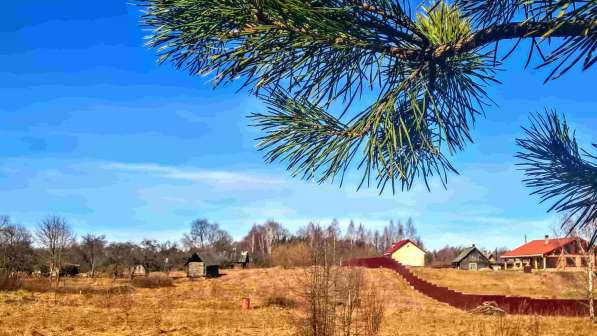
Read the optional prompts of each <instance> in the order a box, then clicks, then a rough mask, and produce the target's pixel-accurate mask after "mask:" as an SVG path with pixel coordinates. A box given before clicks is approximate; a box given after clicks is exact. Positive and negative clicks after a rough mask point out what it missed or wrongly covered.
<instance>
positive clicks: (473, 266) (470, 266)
mask: <svg viewBox="0 0 597 336" xmlns="http://www.w3.org/2000/svg"><path fill="white" fill-rule="evenodd" d="M468 269H469V270H471V271H476V270H477V263H470V264H468Z"/></svg>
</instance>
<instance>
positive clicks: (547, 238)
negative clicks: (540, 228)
mask: <svg viewBox="0 0 597 336" xmlns="http://www.w3.org/2000/svg"><path fill="white" fill-rule="evenodd" d="M547 244H549V236H548V235H545V245H547Z"/></svg>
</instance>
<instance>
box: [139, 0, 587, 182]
mask: <svg viewBox="0 0 597 336" xmlns="http://www.w3.org/2000/svg"><path fill="white" fill-rule="evenodd" d="M139 1H140V4H141V5H142V6H144V7H145V8H146V12H145V14H144V15H143V22H144V24H145V25H146V26H147V27H149V28H150V29H151V30H152V35H151V36H150V37H149V41H148V46H150V47H152V48H155V49H156V50H157V51H158V56H159V58H158V60H159V61H160V62H165V61H171V62H172V63H174V65H175V66H176V67H177V68H181V69H185V70H187V71H188V72H189V73H191V74H193V75H202V76H204V75H209V76H211V77H213V79H214V84H215V85H216V86H218V85H225V84H227V83H230V82H232V81H235V80H239V79H240V80H241V81H243V82H242V86H241V89H242V88H249V89H250V90H251V92H253V93H255V94H257V95H258V96H260V97H261V98H262V99H263V100H264V101H265V102H266V104H268V106H269V108H270V110H269V113H264V114H255V115H253V116H252V118H253V120H254V121H255V122H256V124H257V126H259V127H261V128H262V129H263V130H264V131H265V132H266V135H265V136H264V137H263V138H262V139H261V140H262V142H261V143H260V148H261V149H262V150H264V151H265V153H266V154H265V156H266V159H267V160H268V161H274V160H281V161H286V162H288V163H289V166H288V168H289V169H291V170H293V172H294V173H295V174H297V175H302V176H303V177H305V178H314V177H316V176H317V177H318V179H319V181H320V182H321V181H325V180H333V178H334V177H335V176H336V175H340V176H343V174H344V172H345V171H346V169H347V167H348V166H349V165H350V163H351V162H352V161H353V160H358V161H359V162H360V164H359V165H358V167H357V169H359V167H361V169H363V170H364V174H363V183H365V181H367V182H369V179H370V176H374V177H375V178H376V179H377V186H378V188H380V189H381V190H383V189H384V187H385V186H386V185H390V184H391V185H392V188H394V183H395V182H396V181H398V182H400V183H401V185H402V188H403V189H408V188H410V187H411V185H412V183H413V181H414V179H415V178H416V177H418V176H420V177H422V179H423V180H424V181H425V183H427V178H428V177H430V176H434V175H439V176H441V180H442V182H443V183H444V184H445V183H446V179H447V177H446V176H447V175H446V172H450V171H454V168H453V167H452V166H451V165H450V163H449V161H448V160H447V159H446V156H445V155H444V153H443V152H444V151H446V153H447V154H452V153H454V152H456V151H459V150H462V149H463V148H464V147H465V146H466V144H467V143H468V142H470V141H472V139H471V134H470V133H471V128H472V126H473V125H474V122H475V119H476V117H477V116H478V115H480V114H482V113H483V111H484V108H485V106H487V105H488V104H491V103H492V102H491V100H490V99H489V97H487V94H486V92H485V86H486V85H487V84H488V83H491V82H497V80H496V79H495V70H496V67H497V66H499V62H497V61H496V53H497V45H496V43H497V42H498V41H501V40H508V39H518V40H521V39H531V40H532V41H533V44H532V48H533V49H531V50H532V51H533V50H535V49H537V50H538V51H539V54H540V55H541V56H542V57H543V58H544V61H543V63H542V64H541V66H548V65H553V67H554V68H553V69H552V72H551V73H550V75H549V76H548V79H552V78H557V77H559V76H561V75H562V74H564V73H566V72H567V71H568V70H569V69H571V68H572V67H573V66H574V65H575V64H578V63H579V62H580V63H582V64H583V69H585V70H586V69H588V68H589V67H590V66H592V65H593V64H594V63H595V61H596V58H595V56H594V55H593V51H594V50H595V48H597V30H596V17H597V6H596V5H595V3H597V2H596V1H588V2H587V1H572V0H559V1H548V0H545V1H543V0H541V1H540V0H531V1H528V0H524V1H523V0H495V1H493V0H479V1H472V0H458V1H456V5H452V4H451V3H449V2H447V1H438V2H434V3H432V6H431V7H430V8H425V7H418V8H417V9H416V10H415V11H414V12H413V11H411V9H410V7H409V3H410V2H409V1H406V0H404V1H402V0H369V1H366V2H365V1H362V0H139ZM458 5H460V6H461V9H462V11H461V10H459V8H458ZM519 17H524V18H526V20H524V21H521V22H512V19H513V18H517V19H518V18H519ZM542 41H558V43H555V44H554V45H555V47H554V50H553V51H552V52H551V53H545V54H544V53H543V51H542V50H541V47H542V46H543V45H544V43H542ZM517 45H518V44H517ZM490 46H492V49H489V48H488V47H490ZM493 50H495V52H493ZM509 54H510V53H509ZM533 55H534V54H532V53H531V54H530V55H529V61H530V60H531V58H532V56H533ZM545 55H546V56H545ZM263 92H265V94H263ZM368 93H369V94H375V95H376V96H377V97H376V98H375V97H374V98H375V101H374V102H372V103H370V104H369V106H368V107H365V108H360V109H358V110H357V109H355V108H354V106H353V105H354V104H355V102H358V101H359V100H360V99H361V97H362V96H363V95H364V94H365V95H366V94H368ZM335 103H340V105H341V107H342V108H343V109H342V112H341V113H339V116H332V115H331V114H330V113H328V112H327V111H326V109H329V108H330V107H331V106H332V105H333V104H335ZM345 119H348V121H346V120H345ZM357 157H358V159H357Z"/></svg>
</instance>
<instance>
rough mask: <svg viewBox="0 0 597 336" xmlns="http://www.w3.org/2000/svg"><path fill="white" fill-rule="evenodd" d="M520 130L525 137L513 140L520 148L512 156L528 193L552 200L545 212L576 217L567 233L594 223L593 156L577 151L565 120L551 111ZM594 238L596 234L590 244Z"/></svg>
mask: <svg viewBox="0 0 597 336" xmlns="http://www.w3.org/2000/svg"><path fill="white" fill-rule="evenodd" d="M523 130H524V132H525V135H526V136H525V138H522V139H517V140H516V143H517V144H518V145H519V146H520V147H521V149H522V150H521V151H520V152H518V153H517V154H516V157H517V158H519V159H520V160H522V162H521V163H520V164H519V166H521V169H522V170H523V171H524V172H525V175H526V178H525V180H524V182H525V184H526V185H527V187H529V188H533V189H534V191H533V193H532V194H537V195H539V196H540V197H541V202H545V201H550V200H552V201H553V205H552V206H551V207H550V209H549V210H548V211H557V212H561V213H565V214H568V216H570V217H573V216H577V219H576V222H575V223H574V225H572V226H571V227H570V231H574V230H575V229H577V228H583V227H585V226H586V225H589V224H590V223H592V222H593V221H595V220H597V163H596V161H595V160H596V159H597V157H596V156H594V155H592V154H589V153H588V152H586V151H582V150H580V149H579V147H578V144H577V142H576V139H575V138H574V134H573V133H572V134H571V133H570V129H569V127H568V124H567V123H566V120H565V119H563V118H562V119H560V116H558V114H557V113H556V112H555V111H546V114H545V116H543V115H540V114H537V115H536V116H534V117H533V118H532V119H531V127H530V128H523ZM594 146H595V145H594ZM595 239H597V233H595V235H594V236H593V237H592V240H591V244H593V243H594V242H595Z"/></svg>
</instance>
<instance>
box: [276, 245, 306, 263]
mask: <svg viewBox="0 0 597 336" xmlns="http://www.w3.org/2000/svg"><path fill="white" fill-rule="evenodd" d="M272 264H273V265H274V266H282V267H283V268H292V267H302V266H308V265H310V264H311V251H310V249H309V246H307V244H305V243H302V242H301V243H294V244H284V245H278V246H275V247H274V248H273V250H272Z"/></svg>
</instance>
